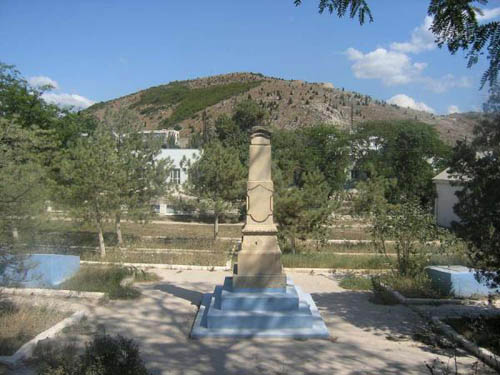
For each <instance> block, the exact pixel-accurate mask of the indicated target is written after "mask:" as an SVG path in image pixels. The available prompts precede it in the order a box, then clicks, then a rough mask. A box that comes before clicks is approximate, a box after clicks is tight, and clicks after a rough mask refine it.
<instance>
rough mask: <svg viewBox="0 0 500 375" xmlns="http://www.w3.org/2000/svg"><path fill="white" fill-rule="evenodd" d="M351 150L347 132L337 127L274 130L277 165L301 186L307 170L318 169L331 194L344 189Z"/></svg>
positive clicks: (274, 149)
mask: <svg viewBox="0 0 500 375" xmlns="http://www.w3.org/2000/svg"><path fill="white" fill-rule="evenodd" d="M349 150H350V149H349V138H348V136H347V134H345V133H344V132H342V131H341V130H338V129H335V128H334V127H333V126H328V125H316V126H312V127H310V128H305V129H296V130H277V129H276V130H275V131H274V132H273V160H275V162H276V165H277V167H278V168H279V169H280V170H281V171H282V172H283V173H285V174H287V178H291V179H293V181H294V183H295V184H298V185H301V184H302V180H303V176H304V175H305V173H307V172H308V171H313V170H315V169H318V170H319V172H321V174H322V175H323V177H324V178H325V180H326V182H327V184H328V187H329V194H330V195H332V194H334V193H335V192H339V191H341V190H342V189H343V188H344V184H345V182H346V177H347V175H346V170H347V167H348V165H349V163H350V155H349Z"/></svg>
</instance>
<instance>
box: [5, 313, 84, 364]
mask: <svg viewBox="0 0 500 375" xmlns="http://www.w3.org/2000/svg"><path fill="white" fill-rule="evenodd" d="M84 316H85V312H84V311H83V310H81V311H77V312H75V313H74V314H73V315H71V316H70V317H68V318H66V319H64V320H62V321H61V322H59V323H57V324H56V325H55V326H52V327H50V328H49V329H48V330H46V331H44V332H42V333H40V334H38V335H37V336H35V338H33V339H31V340H30V341H28V342H27V343H26V344H24V345H23V346H21V347H20V348H19V349H18V350H17V351H16V352H15V353H14V354H13V355H10V356H0V363H3V364H4V365H7V366H9V367H11V368H15V367H16V366H17V365H19V363H20V361H22V360H24V359H26V358H29V357H30V356H31V355H32V354H33V349H35V346H36V344H37V343H38V342H39V341H41V340H45V339H47V338H50V337H54V336H55V335H57V334H58V333H59V332H61V331H62V330H63V329H64V328H66V327H68V326H70V325H73V324H75V323H78V322H79V321H80V320H82V319H83V317H84Z"/></svg>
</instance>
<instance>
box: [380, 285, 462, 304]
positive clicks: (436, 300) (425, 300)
mask: <svg viewBox="0 0 500 375" xmlns="http://www.w3.org/2000/svg"><path fill="white" fill-rule="evenodd" d="M380 286H381V287H382V288H383V289H384V290H385V291H386V292H387V293H389V294H391V295H392V296H393V297H394V299H395V300H397V301H398V302H399V303H400V304H402V305H465V304H467V300H462V299H456V298H449V299H444V298H443V299H439V298H408V297H405V296H403V295H402V294H401V293H399V292H398V291H396V290H394V289H392V288H391V287H390V286H388V285H385V284H383V283H380Z"/></svg>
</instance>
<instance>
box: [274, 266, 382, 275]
mask: <svg viewBox="0 0 500 375" xmlns="http://www.w3.org/2000/svg"><path fill="white" fill-rule="evenodd" d="M283 270H284V271H286V272H288V271H289V272H298V273H316V272H317V273H331V274H347V273H349V274H365V275H366V274H368V275H371V274H375V275H378V274H380V273H385V272H388V271H390V270H389V269H384V268H381V269H372V268H288V267H283Z"/></svg>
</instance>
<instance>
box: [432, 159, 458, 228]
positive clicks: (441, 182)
mask: <svg viewBox="0 0 500 375" xmlns="http://www.w3.org/2000/svg"><path fill="white" fill-rule="evenodd" d="M432 181H433V182H434V184H435V185H436V193H437V195H436V202H435V205H434V215H435V217H436V222H437V224H438V225H439V226H442V227H446V228H450V227H451V223H452V222H453V221H456V222H460V218H459V217H458V216H457V214H456V213H455V211H454V209H453V206H454V205H455V204H457V203H458V197H457V196H456V195H455V193H456V192H457V191H458V190H461V189H462V188H461V186H460V185H458V186H457V185H452V182H454V181H458V178H457V177H456V176H453V175H450V174H449V173H448V169H446V170H444V171H442V172H441V173H440V174H438V175H437V176H436V177H434V178H433V179H432Z"/></svg>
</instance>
